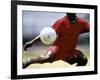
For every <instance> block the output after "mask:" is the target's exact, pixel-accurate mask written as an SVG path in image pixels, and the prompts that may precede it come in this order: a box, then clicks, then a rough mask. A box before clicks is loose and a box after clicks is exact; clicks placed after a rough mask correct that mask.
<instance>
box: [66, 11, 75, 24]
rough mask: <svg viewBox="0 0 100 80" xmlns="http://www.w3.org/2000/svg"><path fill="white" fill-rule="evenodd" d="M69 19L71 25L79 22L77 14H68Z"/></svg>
mask: <svg viewBox="0 0 100 80" xmlns="http://www.w3.org/2000/svg"><path fill="white" fill-rule="evenodd" d="M67 16H68V19H69V21H70V23H72V24H74V23H76V22H77V15H76V13H67Z"/></svg>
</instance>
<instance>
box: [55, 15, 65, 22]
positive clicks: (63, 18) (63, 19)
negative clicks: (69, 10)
mask: <svg viewBox="0 0 100 80" xmlns="http://www.w3.org/2000/svg"><path fill="white" fill-rule="evenodd" d="M64 21H65V16H64V17H62V18H60V19H58V20H57V22H58V23H63V22H64Z"/></svg>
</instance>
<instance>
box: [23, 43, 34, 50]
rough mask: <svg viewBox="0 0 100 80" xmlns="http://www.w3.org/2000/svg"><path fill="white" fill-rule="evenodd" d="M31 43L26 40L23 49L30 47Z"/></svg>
mask: <svg viewBox="0 0 100 80" xmlns="http://www.w3.org/2000/svg"><path fill="white" fill-rule="evenodd" d="M31 46H32V44H31V43H30V42H27V43H26V44H25V45H24V50H25V51H27V48H28V47H31Z"/></svg>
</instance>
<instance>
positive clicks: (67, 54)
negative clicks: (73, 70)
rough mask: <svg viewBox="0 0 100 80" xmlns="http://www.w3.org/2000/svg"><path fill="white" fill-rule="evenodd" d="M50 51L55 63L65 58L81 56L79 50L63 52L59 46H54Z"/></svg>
mask: <svg viewBox="0 0 100 80" xmlns="http://www.w3.org/2000/svg"><path fill="white" fill-rule="evenodd" d="M48 51H51V52H52V54H53V56H54V59H53V60H54V61H56V60H64V59H65V58H71V57H73V56H75V55H78V54H80V51H79V50H76V49H72V50H70V51H66V50H61V49H60V48H59V47H57V46H52V47H50V48H49V50H48Z"/></svg>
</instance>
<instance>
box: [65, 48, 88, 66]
mask: <svg viewBox="0 0 100 80" xmlns="http://www.w3.org/2000/svg"><path fill="white" fill-rule="evenodd" d="M75 53H78V54H76V55H74V56H71V57H69V58H66V59H64V61H66V62H68V63H69V64H74V63H77V66H85V65H86V64H87V62H88V59H87V57H86V56H85V55H84V54H83V53H82V52H81V51H79V50H75Z"/></svg>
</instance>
